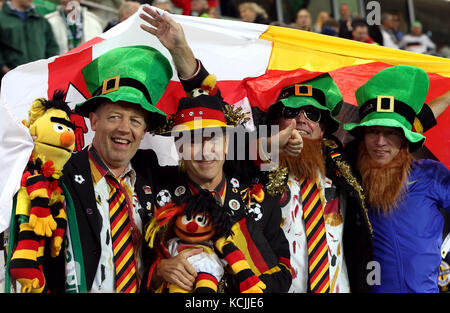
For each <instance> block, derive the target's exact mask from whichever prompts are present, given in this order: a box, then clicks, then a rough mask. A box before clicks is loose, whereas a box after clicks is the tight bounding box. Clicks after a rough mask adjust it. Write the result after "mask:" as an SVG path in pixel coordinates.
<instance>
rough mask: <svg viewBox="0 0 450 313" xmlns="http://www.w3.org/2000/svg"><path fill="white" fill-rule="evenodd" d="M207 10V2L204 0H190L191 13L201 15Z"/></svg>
mask: <svg viewBox="0 0 450 313" xmlns="http://www.w3.org/2000/svg"><path fill="white" fill-rule="evenodd" d="M207 10H208V2H207V1H206V0H192V2H191V15H194V16H201V15H202V14H206V12H207Z"/></svg>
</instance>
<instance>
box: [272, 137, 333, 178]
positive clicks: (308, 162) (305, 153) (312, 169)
mask: <svg viewBox="0 0 450 313" xmlns="http://www.w3.org/2000/svg"><path fill="white" fill-rule="evenodd" d="M280 164H281V165H282V166H287V168H288V169H289V174H292V175H294V176H296V177H299V178H300V177H306V178H309V179H311V180H316V179H318V176H319V173H320V175H322V176H325V159H324V157H323V154H322V139H315V140H313V139H307V138H303V149H302V151H301V152H300V154H299V155H298V156H296V157H292V156H287V155H281V156H280Z"/></svg>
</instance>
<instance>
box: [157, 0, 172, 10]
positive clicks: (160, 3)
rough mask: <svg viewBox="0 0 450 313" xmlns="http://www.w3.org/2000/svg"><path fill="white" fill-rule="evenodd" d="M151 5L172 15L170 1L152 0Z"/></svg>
mask: <svg viewBox="0 0 450 313" xmlns="http://www.w3.org/2000/svg"><path fill="white" fill-rule="evenodd" d="M152 5H153V6H154V7H157V8H159V9H161V10H164V11H167V12H170V13H172V12H173V5H172V2H171V1H170V0H154V1H153V2H152Z"/></svg>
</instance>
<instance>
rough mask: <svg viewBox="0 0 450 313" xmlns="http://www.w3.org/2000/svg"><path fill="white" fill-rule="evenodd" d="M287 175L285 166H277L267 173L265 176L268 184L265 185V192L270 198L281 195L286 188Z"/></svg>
mask: <svg viewBox="0 0 450 313" xmlns="http://www.w3.org/2000/svg"><path fill="white" fill-rule="evenodd" d="M287 175H288V168H287V167H286V166H281V165H280V166H278V167H277V168H276V169H275V170H273V171H271V172H269V174H268V175H267V177H268V179H269V182H268V183H267V185H266V190H267V192H268V193H269V195H271V196H276V195H277V194H282V193H283V192H285V191H286V190H287V188H288V186H287V184H286V178H287Z"/></svg>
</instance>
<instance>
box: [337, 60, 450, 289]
mask: <svg viewBox="0 0 450 313" xmlns="http://www.w3.org/2000/svg"><path fill="white" fill-rule="evenodd" d="M428 85H429V80H428V76H427V74H426V72H425V71H423V70H422V69H420V68H417V67H413V66H406V65H397V66H393V67H390V68H387V69H384V70H382V71H380V72H379V73H377V74H376V75H374V76H373V77H372V78H371V79H370V80H369V81H367V82H366V83H365V84H364V85H362V86H361V87H360V88H359V89H358V90H356V92H355V95H356V99H357V102H358V107H359V115H360V119H361V121H360V122H359V123H350V124H345V125H344V129H345V130H348V131H350V132H351V133H352V134H353V135H354V136H356V137H357V141H356V145H355V147H357V148H356V150H357V160H356V167H357V169H358V171H359V173H360V174H361V177H362V185H363V188H364V192H365V195H366V199H367V204H368V207H369V219H370V222H371V224H372V227H373V261H375V262H373V263H372V264H377V266H375V268H377V271H378V272H377V273H373V274H374V275H375V276H372V278H373V279H371V280H368V281H367V283H368V284H369V285H371V291H372V292H438V273H439V265H440V262H441V256H440V247H441V243H442V231H443V223H444V221H443V216H442V214H441V212H440V211H439V209H444V210H446V211H449V210H450V171H449V170H448V169H447V168H446V167H445V166H444V165H443V164H441V163H440V162H436V161H432V160H427V159H422V160H415V159H414V158H413V157H412V155H411V153H412V152H414V151H416V150H417V149H418V148H420V147H421V146H422V145H423V143H424V141H425V137H424V136H423V135H422V134H420V133H417V132H415V131H412V125H413V124H414V120H415V118H416V116H417V114H418V113H419V112H420V111H421V109H422V106H423V105H424V101H425V98H426V96H427V93H428ZM350 146H352V144H350ZM366 248H367V249H369V248H370V247H366Z"/></svg>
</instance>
